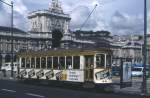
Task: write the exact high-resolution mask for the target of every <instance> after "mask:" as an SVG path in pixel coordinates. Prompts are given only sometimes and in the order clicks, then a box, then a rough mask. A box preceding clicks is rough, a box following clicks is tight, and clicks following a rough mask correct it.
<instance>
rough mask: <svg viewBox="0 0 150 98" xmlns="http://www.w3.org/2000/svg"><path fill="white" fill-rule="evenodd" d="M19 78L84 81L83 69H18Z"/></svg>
mask: <svg viewBox="0 0 150 98" xmlns="http://www.w3.org/2000/svg"><path fill="white" fill-rule="evenodd" d="M19 76H20V77H21V78H30V79H44V80H45V79H47V80H58V81H71V82H84V71H83V70H44V69H20V74H19Z"/></svg>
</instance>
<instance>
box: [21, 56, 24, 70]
mask: <svg viewBox="0 0 150 98" xmlns="http://www.w3.org/2000/svg"><path fill="white" fill-rule="evenodd" d="M21 67H22V68H24V67H25V58H22V61H21Z"/></svg>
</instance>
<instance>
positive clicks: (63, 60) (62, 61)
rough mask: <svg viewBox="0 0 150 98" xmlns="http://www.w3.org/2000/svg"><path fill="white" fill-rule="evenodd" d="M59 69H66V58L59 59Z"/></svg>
mask: <svg viewBox="0 0 150 98" xmlns="http://www.w3.org/2000/svg"><path fill="white" fill-rule="evenodd" d="M59 68H60V69H65V57H60V58H59Z"/></svg>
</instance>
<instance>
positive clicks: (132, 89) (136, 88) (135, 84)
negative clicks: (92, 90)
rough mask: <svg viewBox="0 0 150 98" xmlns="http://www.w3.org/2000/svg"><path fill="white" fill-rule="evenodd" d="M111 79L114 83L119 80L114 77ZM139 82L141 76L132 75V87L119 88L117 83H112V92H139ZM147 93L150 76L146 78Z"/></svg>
mask: <svg viewBox="0 0 150 98" xmlns="http://www.w3.org/2000/svg"><path fill="white" fill-rule="evenodd" d="M113 81H114V82H115V83H116V82H117V83H119V82H120V78H118V77H114V78H113ZM141 84H142V78H141V77H134V78H132V87H126V88H120V86H119V85H113V91H114V92H117V93H118V92H122V93H127V94H128V93H129V94H141ZM147 92H148V94H147V95H150V78H149V79H147Z"/></svg>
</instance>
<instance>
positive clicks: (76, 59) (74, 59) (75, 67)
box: [73, 56, 80, 69]
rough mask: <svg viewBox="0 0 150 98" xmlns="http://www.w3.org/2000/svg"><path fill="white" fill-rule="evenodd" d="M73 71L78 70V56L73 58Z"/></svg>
mask: <svg viewBox="0 0 150 98" xmlns="http://www.w3.org/2000/svg"><path fill="white" fill-rule="evenodd" d="M73 69H80V56H74V57H73Z"/></svg>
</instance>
